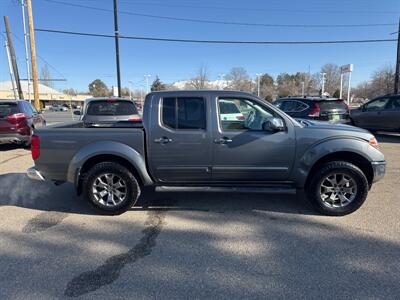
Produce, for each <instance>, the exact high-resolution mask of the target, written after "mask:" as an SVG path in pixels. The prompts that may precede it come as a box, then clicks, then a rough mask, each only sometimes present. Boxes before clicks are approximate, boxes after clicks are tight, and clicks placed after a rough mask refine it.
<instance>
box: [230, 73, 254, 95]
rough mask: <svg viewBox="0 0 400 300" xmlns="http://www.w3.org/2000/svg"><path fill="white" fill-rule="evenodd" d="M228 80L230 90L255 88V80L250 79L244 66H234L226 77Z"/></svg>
mask: <svg viewBox="0 0 400 300" xmlns="http://www.w3.org/2000/svg"><path fill="white" fill-rule="evenodd" d="M225 78H226V79H227V80H228V86H227V88H226V89H228V90H238V91H248V92H250V91H251V90H252V89H253V85H254V84H253V82H252V81H251V80H250V77H249V75H248V74H247V71H246V69H244V68H242V67H235V68H232V69H231V70H230V71H229V73H228V74H227V75H226V77H225Z"/></svg>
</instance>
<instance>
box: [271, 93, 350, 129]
mask: <svg viewBox="0 0 400 300" xmlns="http://www.w3.org/2000/svg"><path fill="white" fill-rule="evenodd" d="M273 104H274V105H275V106H276V107H278V108H280V109H281V110H283V111H284V112H285V113H287V114H288V115H290V116H291V117H293V118H301V119H311V120H318V121H329V122H331V123H343V124H350V123H351V120H350V116H349V108H348V107H347V104H346V102H344V101H343V100H342V99H337V98H325V97H304V98H302V97H293V98H292V97H290V98H281V99H277V100H276V101H274V102H273Z"/></svg>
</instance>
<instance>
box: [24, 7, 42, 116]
mask: <svg viewBox="0 0 400 300" xmlns="http://www.w3.org/2000/svg"><path fill="white" fill-rule="evenodd" d="M26 10H27V12H28V28H29V42H30V43H29V44H30V49H31V63H32V79H33V99H34V105H35V108H36V109H37V110H40V101H39V83H38V74H37V64H36V48H35V31H34V29H33V15H32V3H31V0H26Z"/></svg>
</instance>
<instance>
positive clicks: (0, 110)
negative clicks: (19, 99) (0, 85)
mask: <svg viewBox="0 0 400 300" xmlns="http://www.w3.org/2000/svg"><path fill="white" fill-rule="evenodd" d="M17 113H18V107H17V104H16V103H0V118H5V117H7V116H9V115H13V114H17Z"/></svg>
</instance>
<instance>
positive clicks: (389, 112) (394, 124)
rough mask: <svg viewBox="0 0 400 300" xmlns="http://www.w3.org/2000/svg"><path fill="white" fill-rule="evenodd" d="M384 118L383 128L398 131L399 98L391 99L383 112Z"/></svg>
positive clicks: (399, 119)
mask: <svg viewBox="0 0 400 300" xmlns="http://www.w3.org/2000/svg"><path fill="white" fill-rule="evenodd" d="M383 114H384V116H385V118H384V119H385V128H387V129H390V130H395V131H399V130H400V96H396V97H392V98H391V99H390V100H389V103H388V104H387V106H386V109H385V111H384V112H383Z"/></svg>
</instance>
